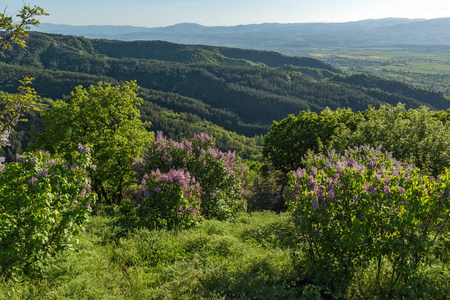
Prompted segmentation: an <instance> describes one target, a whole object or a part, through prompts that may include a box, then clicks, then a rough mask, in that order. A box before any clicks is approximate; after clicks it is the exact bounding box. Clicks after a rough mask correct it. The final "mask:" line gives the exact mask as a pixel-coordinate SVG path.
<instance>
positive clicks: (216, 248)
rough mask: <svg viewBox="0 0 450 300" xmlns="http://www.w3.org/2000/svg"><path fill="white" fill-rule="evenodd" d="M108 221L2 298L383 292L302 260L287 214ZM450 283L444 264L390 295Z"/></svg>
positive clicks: (426, 292)
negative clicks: (140, 225) (131, 223)
mask: <svg viewBox="0 0 450 300" xmlns="http://www.w3.org/2000/svg"><path fill="white" fill-rule="evenodd" d="M109 210H110V209H109ZM112 215H114V213H113V212H111V211H108V209H103V210H97V211H96V212H95V213H94V215H93V216H92V217H91V218H90V220H89V223H88V224H87V226H86V231H85V232H84V233H82V234H80V235H79V243H78V245H77V246H76V248H75V251H72V252H65V253H63V254H61V255H59V256H58V257H57V258H56V259H55V261H54V263H53V264H52V265H51V266H48V267H47V268H46V269H45V270H44V272H43V274H42V275H40V276H39V277H22V278H17V279H16V280H14V281H13V280H9V281H7V280H6V279H0V299H301V298H304V299H333V298H349V299H358V298H361V299H364V298H383V297H384V298H385V292H386V291H384V290H383V289H381V288H380V287H379V286H374V276H371V274H372V275H374V274H375V271H374V272H373V273H371V272H365V274H367V275H365V277H363V278H360V277H358V278H357V279H356V280H354V282H350V283H343V282H342V280H340V278H339V276H338V275H337V274H334V273H333V271H332V270H329V269H325V268H323V267H321V266H319V265H314V264H311V263H310V262H308V261H307V260H306V259H305V256H303V254H302V253H300V252H298V251H296V249H297V248H298V247H297V246H298V245H296V243H295V241H296V238H295V232H294V231H293V226H292V223H291V220H290V218H289V215H288V214H287V213H281V214H275V213H273V212H255V213H250V214H244V215H241V216H240V217H239V218H237V220H236V221H235V222H233V223H227V222H220V221H216V220H209V221H205V222H204V223H202V224H201V225H199V226H197V227H194V228H191V229H189V230H184V231H178V232H174V231H166V230H157V231H149V230H147V229H140V230H136V231H134V232H123V231H122V229H121V228H120V227H117V226H116V225H115V223H114V217H112ZM374 270H375V268H374ZM449 278H450V271H449V268H448V266H445V265H443V264H442V263H438V262H436V264H434V265H432V266H431V267H430V268H428V269H427V270H426V271H424V273H423V274H422V276H421V277H420V278H419V279H417V281H416V282H414V284H411V285H410V286H401V285H399V286H398V287H396V289H395V293H394V294H393V295H391V296H392V297H394V298H399V299H400V298H408V299H448V298H447V297H448V295H450V279H449ZM344 284H346V285H347V287H348V288H347V290H346V292H343V288H342V286H343V285H344Z"/></svg>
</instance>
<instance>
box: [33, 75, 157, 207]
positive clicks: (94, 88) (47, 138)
mask: <svg viewBox="0 0 450 300" xmlns="http://www.w3.org/2000/svg"><path fill="white" fill-rule="evenodd" d="M138 88H139V87H138V86H137V84H136V83H135V82H126V83H124V84H122V85H117V86H111V84H104V83H102V82H99V83H98V84H97V85H91V86H90V87H89V89H85V88H83V87H81V86H78V87H77V88H76V89H75V91H74V92H72V93H71V96H70V102H69V103H66V102H64V101H61V100H59V101H55V102H54V104H53V106H52V109H51V110H49V111H45V112H43V113H42V123H43V125H44V127H45V132H43V133H39V134H38V137H37V142H36V144H35V145H34V148H35V149H40V148H42V149H45V150H47V151H49V152H50V153H57V154H60V155H64V156H68V155H70V153H71V152H72V151H74V150H75V149H76V148H77V145H78V143H82V144H87V143H89V144H91V145H92V148H93V152H94V153H93V157H92V159H93V162H94V163H95V164H96V165H97V169H96V170H92V171H91V172H90V176H91V178H92V180H93V189H94V191H95V192H96V193H97V195H98V196H99V198H100V199H101V200H102V201H104V202H108V203H120V201H121V200H122V199H123V197H124V196H125V193H126V191H127V189H129V188H130V186H131V185H132V184H133V183H134V172H133V161H134V159H135V158H136V157H139V156H140V155H142V153H143V151H144V148H145V147H146V146H147V145H148V144H149V143H150V142H151V139H152V136H153V135H152V133H150V132H148V131H147V130H146V129H145V126H146V124H144V123H143V122H142V121H141V120H140V119H139V116H140V114H139V110H138V106H139V105H141V104H142V99H141V98H139V97H137V95H136V92H137V90H138ZM100 199H99V200H100Z"/></svg>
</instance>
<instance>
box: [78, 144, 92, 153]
mask: <svg viewBox="0 0 450 300" xmlns="http://www.w3.org/2000/svg"><path fill="white" fill-rule="evenodd" d="M78 151H80V152H81V153H89V152H91V148H89V147H88V146H85V145H83V144H81V143H78Z"/></svg>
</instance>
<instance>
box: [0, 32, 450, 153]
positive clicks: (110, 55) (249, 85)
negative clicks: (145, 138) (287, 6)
mask: <svg viewBox="0 0 450 300" xmlns="http://www.w3.org/2000/svg"><path fill="white" fill-rule="evenodd" d="M0 74H1V76H0V87H1V90H3V91H5V92H15V91H16V89H17V81H18V80H19V79H21V78H23V77H24V76H32V77H34V78H35V81H34V83H35V87H36V91H37V92H38V94H40V95H41V96H44V97H47V98H51V99H61V98H62V99H64V97H65V96H66V95H69V93H70V92H71V91H73V90H74V88H75V87H76V86H78V85H83V86H88V85H91V84H94V83H96V82H98V81H103V82H110V83H119V82H122V81H126V80H137V84H138V85H139V86H140V87H141V89H140V91H139V93H140V95H139V96H141V97H142V98H143V99H144V104H143V105H142V107H141V110H142V114H141V118H142V119H143V120H145V121H149V122H151V123H152V126H151V127H150V130H162V131H164V132H166V134H168V135H169V136H170V137H173V138H181V137H186V136H190V135H192V134H194V133H199V132H208V133H211V134H214V135H215V136H216V137H217V142H218V146H219V147H221V149H224V150H225V149H227V150H228V149H232V150H237V151H238V152H239V153H240V154H241V155H242V156H244V157H248V158H250V157H253V158H258V157H261V155H260V153H261V146H262V143H261V142H262V139H261V135H264V134H266V133H267V132H268V130H269V128H270V125H271V124H272V121H274V120H277V121H279V120H281V119H283V118H285V117H287V116H288V115H289V114H291V113H294V114H296V113H298V112H300V111H304V110H311V111H314V112H320V111H321V110H323V109H324V108H325V107H329V108H331V109H337V108H340V107H349V108H351V109H353V110H354V111H360V110H364V109H366V108H367V107H368V106H370V105H372V106H375V107H378V106H380V105H381V104H392V105H395V104H397V102H402V103H405V104H406V107H407V108H417V107H419V106H421V105H425V106H428V107H430V108H432V109H446V108H448V107H450V102H449V101H448V99H447V98H445V97H444V96H443V95H442V94H441V93H437V92H430V91H427V90H424V89H420V88H414V87H412V86H409V85H406V84H402V83H400V82H396V81H390V80H386V79H382V78H381V77H376V76H371V75H356V76H347V75H344V74H342V73H341V72H340V71H339V70H338V69H336V68H334V67H332V66H331V65H329V64H325V63H322V62H320V61H318V60H315V59H311V58H299V57H288V56H284V55H281V54H278V53H274V52H264V51H256V50H242V49H233V48H223V47H212V46H192V45H191V46H189V45H177V44H171V43H167V42H130V43H126V42H121V41H108V40H90V39H86V38H81V37H73V36H61V35H46V34H40V33H33V34H31V38H30V40H29V43H28V51H23V50H22V51H21V50H16V51H15V53H14V55H10V56H8V57H6V58H2V59H1V60H0ZM19 132H20V130H19ZM25 135H26V134H25ZM255 136H256V138H255ZM20 143H21V144H22V146H21V147H22V149H23V148H24V147H25V145H26V141H20Z"/></svg>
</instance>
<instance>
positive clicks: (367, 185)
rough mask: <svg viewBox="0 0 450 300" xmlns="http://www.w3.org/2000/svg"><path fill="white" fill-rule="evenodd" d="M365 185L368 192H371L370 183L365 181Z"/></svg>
mask: <svg viewBox="0 0 450 300" xmlns="http://www.w3.org/2000/svg"><path fill="white" fill-rule="evenodd" d="M363 187H364V189H365V190H366V192H368V193H369V191H370V183H364V184H363Z"/></svg>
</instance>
